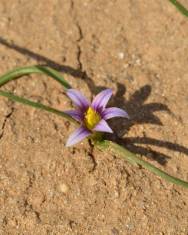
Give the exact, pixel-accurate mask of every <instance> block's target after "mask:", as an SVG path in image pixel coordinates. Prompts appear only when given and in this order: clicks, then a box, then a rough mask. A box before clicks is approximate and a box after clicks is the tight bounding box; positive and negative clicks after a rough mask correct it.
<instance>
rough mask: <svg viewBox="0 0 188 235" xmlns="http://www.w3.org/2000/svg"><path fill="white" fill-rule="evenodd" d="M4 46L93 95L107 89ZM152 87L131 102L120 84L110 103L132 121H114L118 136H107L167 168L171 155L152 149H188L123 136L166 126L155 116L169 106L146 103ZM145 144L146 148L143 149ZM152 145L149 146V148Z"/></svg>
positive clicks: (64, 67)
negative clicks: (138, 129)
mask: <svg viewBox="0 0 188 235" xmlns="http://www.w3.org/2000/svg"><path fill="white" fill-rule="evenodd" d="M0 44H1V45H3V46H5V47H7V48H9V49H12V50H14V51H16V52H18V53H20V54H22V55H25V56H27V57H29V58H32V59H34V60H36V61H37V63H38V64H41V65H42V64H43V65H47V66H50V67H52V68H55V69H57V70H58V71H60V72H63V73H66V74H69V75H71V76H73V77H76V78H80V79H82V80H83V81H84V82H85V83H86V84H87V85H88V87H89V89H90V91H91V93H92V94H93V95H95V94H97V93H98V92H99V91H101V90H102V89H104V88H106V87H100V86H96V85H95V83H94V81H93V80H92V79H91V78H90V77H89V76H88V75H87V73H86V72H85V71H81V70H79V69H74V68H72V67H71V66H67V65H61V64H59V63H57V62H54V61H53V60H51V59H49V58H47V57H45V56H43V55H40V54H38V53H35V52H33V51H31V50H29V49H27V48H24V47H21V46H18V45H16V44H14V43H11V42H9V41H8V40H6V39H4V38H2V37H0ZM151 90H152V89H151V86H150V85H145V86H143V87H141V88H139V89H138V90H136V91H135V92H134V93H133V94H132V95H131V97H130V99H129V100H126V99H125V98H124V94H125V92H126V87H125V86H124V85H123V84H121V83H117V92H116V94H115V96H114V97H113V99H112V101H111V102H110V105H111V106H119V107H120V108H124V109H125V110H126V111H127V112H128V113H129V115H130V117H131V118H130V120H124V119H116V120H112V121H111V124H112V128H114V130H116V133H117V134H115V135H113V136H112V135H111V136H109V135H107V138H111V139H113V140H114V141H116V142H118V143H120V144H122V145H124V146H125V147H126V148H127V149H129V150H130V151H131V152H133V153H136V154H142V155H145V156H147V157H148V158H150V159H153V160H155V161H157V162H159V163H160V164H162V165H164V164H166V162H167V159H169V158H170V156H168V155H166V154H163V153H161V152H159V151H156V150H153V149H152V147H150V146H157V147H161V148H166V149H168V150H171V151H177V152H180V153H184V154H186V155H188V148H185V147H184V146H181V145H178V144H175V143H171V142H168V141H162V140H157V139H154V138H150V137H134V138H133V137H126V138H123V136H124V135H125V134H126V133H127V132H128V131H129V130H130V128H131V127H132V126H133V125H138V124H147V123H148V124H154V125H162V122H161V120H160V119H159V117H157V116H156V115H155V112H156V111H157V112H158V111H160V112H161V111H162V112H168V113H169V114H170V113H171V112H170V110H169V108H168V107H167V105H165V104H161V103H149V104H145V101H146V100H147V99H148V97H149V96H150V94H151ZM141 145H142V146H141ZM148 145H149V147H148Z"/></svg>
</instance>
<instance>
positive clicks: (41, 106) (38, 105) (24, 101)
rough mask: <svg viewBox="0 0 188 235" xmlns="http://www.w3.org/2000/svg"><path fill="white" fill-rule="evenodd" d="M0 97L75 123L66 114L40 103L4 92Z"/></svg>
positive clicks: (1, 92)
mask: <svg viewBox="0 0 188 235" xmlns="http://www.w3.org/2000/svg"><path fill="white" fill-rule="evenodd" d="M0 96H4V97H7V98H8V99H10V100H12V101H16V102H19V103H21V104H25V105H28V106H31V107H33V108H37V109H42V110H45V111H48V112H50V113H54V114H56V115H59V116H61V117H64V118H66V119H68V120H69V121H71V122H74V123H77V122H76V121H75V120H74V119H73V118H71V117H70V116H69V115H68V114H66V113H64V112H62V111H60V110H57V109H54V108H51V107H49V106H46V105H44V104H41V103H38V102H34V101H31V100H28V99H25V98H22V97H19V96H16V95H14V94H12V93H10V92H6V91H0Z"/></svg>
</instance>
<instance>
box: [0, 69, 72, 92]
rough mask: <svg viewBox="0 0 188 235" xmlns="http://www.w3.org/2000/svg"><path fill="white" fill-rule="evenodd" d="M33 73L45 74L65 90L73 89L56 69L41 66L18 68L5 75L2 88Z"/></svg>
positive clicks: (2, 78) (0, 78)
mask: <svg viewBox="0 0 188 235" xmlns="http://www.w3.org/2000/svg"><path fill="white" fill-rule="evenodd" d="M33 73H39V74H45V75H47V76H50V77H52V78H54V79H55V80H56V81H58V82H59V83H60V84H61V85H63V87H64V89H69V88H71V86H70V85H69V83H68V82H67V81H66V80H65V79H64V78H63V76H62V75H61V74H60V73H59V72H58V71H56V70H55V69H52V68H49V67H46V66H41V65H35V66H28V67H22V68H16V69H14V70H12V71H10V72H8V73H6V74H4V75H3V76H1V77H0V86H2V85H4V84H6V83H7V82H9V81H11V80H14V79H17V78H18V77H21V76H24V75H29V74H33Z"/></svg>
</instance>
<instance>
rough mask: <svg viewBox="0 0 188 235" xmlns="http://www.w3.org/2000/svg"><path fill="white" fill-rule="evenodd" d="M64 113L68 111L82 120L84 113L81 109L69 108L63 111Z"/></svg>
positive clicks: (75, 117)
mask: <svg viewBox="0 0 188 235" xmlns="http://www.w3.org/2000/svg"><path fill="white" fill-rule="evenodd" d="M63 112H64V113H67V114H68V115H70V116H71V117H72V118H74V119H75V120H77V121H82V120H83V113H82V112H81V111H80V110H77V109H76V110H67V111H63Z"/></svg>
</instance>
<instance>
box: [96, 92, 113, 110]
mask: <svg viewBox="0 0 188 235" xmlns="http://www.w3.org/2000/svg"><path fill="white" fill-rule="evenodd" d="M111 96H112V90H111V89H106V90H104V91H101V92H100V93H99V94H98V95H97V96H96V97H95V98H94V100H93V102H92V104H91V106H92V107H93V108H94V109H95V110H96V111H98V110H99V109H101V108H105V107H106V105H107V103H108V101H109V99H110V97H111Z"/></svg>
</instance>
